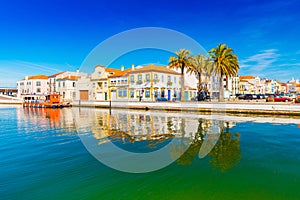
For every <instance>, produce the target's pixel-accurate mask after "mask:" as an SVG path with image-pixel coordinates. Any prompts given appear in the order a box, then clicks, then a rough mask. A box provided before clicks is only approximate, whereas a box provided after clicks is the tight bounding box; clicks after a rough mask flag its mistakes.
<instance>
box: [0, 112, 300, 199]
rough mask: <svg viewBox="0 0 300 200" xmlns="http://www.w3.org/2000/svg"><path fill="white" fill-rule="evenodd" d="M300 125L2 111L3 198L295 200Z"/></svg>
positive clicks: (213, 117) (229, 118)
mask: <svg viewBox="0 0 300 200" xmlns="http://www.w3.org/2000/svg"><path fill="white" fill-rule="evenodd" d="M298 124H300V119H299V118H298V119H297V118H285V117H279V116H278V117H267V116H247V115H244V116H233V115H225V114H223V115H219V114H196V113H182V112H180V113H178V112H177V113H175V112H163V111H162V112H154V111H152V112H150V111H135V110H112V111H111V113H110V112H109V110H105V109H89V108H85V109H83V108H64V109H56V110H52V109H32V108H31V109H29V108H26V109H24V108H22V107H19V106H1V107H0V199H5V200H6V199H30V200H32V199H272V200H274V199H299V197H300V190H299V185H300V170H299V169H300V129H299V125H298Z"/></svg>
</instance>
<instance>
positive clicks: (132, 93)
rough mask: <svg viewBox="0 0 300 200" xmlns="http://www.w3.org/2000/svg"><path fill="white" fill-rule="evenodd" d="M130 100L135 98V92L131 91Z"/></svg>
mask: <svg viewBox="0 0 300 200" xmlns="http://www.w3.org/2000/svg"><path fill="white" fill-rule="evenodd" d="M130 98H134V90H130Z"/></svg>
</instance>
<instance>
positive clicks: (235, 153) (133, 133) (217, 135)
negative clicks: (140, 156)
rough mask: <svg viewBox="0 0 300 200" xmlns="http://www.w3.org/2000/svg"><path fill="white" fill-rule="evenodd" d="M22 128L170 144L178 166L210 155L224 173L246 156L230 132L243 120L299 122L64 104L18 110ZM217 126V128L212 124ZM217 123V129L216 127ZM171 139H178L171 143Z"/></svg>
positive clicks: (131, 144)
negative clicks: (69, 105) (55, 106)
mask: <svg viewBox="0 0 300 200" xmlns="http://www.w3.org/2000/svg"><path fill="white" fill-rule="evenodd" d="M16 112H17V118H18V120H17V121H18V126H19V129H20V130H22V131H24V130H25V132H26V133H32V132H37V131H40V132H42V133H44V134H45V137H46V133H47V130H48V129H53V130H55V133H56V135H62V136H66V135H68V134H69V135H73V136H74V133H76V131H78V133H79V135H80V134H86V135H91V137H92V138H93V139H94V140H95V141H96V143H97V145H105V144H107V143H109V142H112V143H113V144H114V145H115V146H117V147H118V148H120V149H123V150H125V151H128V152H133V153H147V152H156V151H158V150H159V149H161V148H164V147H165V146H167V145H169V144H170V150H169V152H168V156H169V157H170V158H171V159H173V160H176V162H177V163H178V164H179V165H189V164H192V163H193V162H195V161H197V159H199V158H198V157H200V158H201V157H203V156H207V157H206V158H207V159H208V160H209V163H210V164H211V165H212V166H213V167H214V168H216V169H217V170H220V171H226V170H228V169H230V168H232V167H234V166H236V165H237V164H238V163H239V161H240V160H241V158H242V154H241V150H240V134H239V133H236V132H231V131H232V129H231V128H232V127H234V126H235V124H236V123H239V122H248V121H253V122H255V123H273V124H274V123H278V124H290V123H293V124H299V119H297V118H279V117H276V118H272V117H270V118H268V117H256V116H246V115H243V116H222V117H220V115H200V114H195V113H172V112H154V111H151V112H150V111H147V112H145V111H135V110H112V113H111V114H110V113H109V112H108V110H104V109H89V108H86V109H85V108H65V109H36V108H25V109H24V108H18V109H17V111H16ZM214 126H215V128H214ZM216 127H217V128H216ZM212 138H213V139H215V141H216V142H215V143H211V148H208V150H207V151H206V153H202V154H201V153H200V152H201V151H202V150H203V148H204V147H205V145H206V142H209V141H210V140H212ZM171 141H176V142H174V143H172V142H171Z"/></svg>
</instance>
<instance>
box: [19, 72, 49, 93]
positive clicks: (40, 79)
mask: <svg viewBox="0 0 300 200" xmlns="http://www.w3.org/2000/svg"><path fill="white" fill-rule="evenodd" d="M48 78H49V77H48V76H46V75H36V76H26V77H25V78H24V79H22V80H20V81H18V82H17V87H18V95H17V96H18V98H21V97H22V96H24V95H43V94H48V93H49V82H48Z"/></svg>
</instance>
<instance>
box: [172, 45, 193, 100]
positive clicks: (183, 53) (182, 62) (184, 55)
mask: <svg viewBox="0 0 300 200" xmlns="http://www.w3.org/2000/svg"><path fill="white" fill-rule="evenodd" d="M175 54H176V56H171V57H170V58H169V67H170V68H175V69H180V70H181V90H180V100H181V101H183V100H184V94H183V93H184V70H185V69H187V68H188V67H189V66H190V59H189V58H190V55H191V52H190V51H189V50H186V49H180V51H176V52H175Z"/></svg>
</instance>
